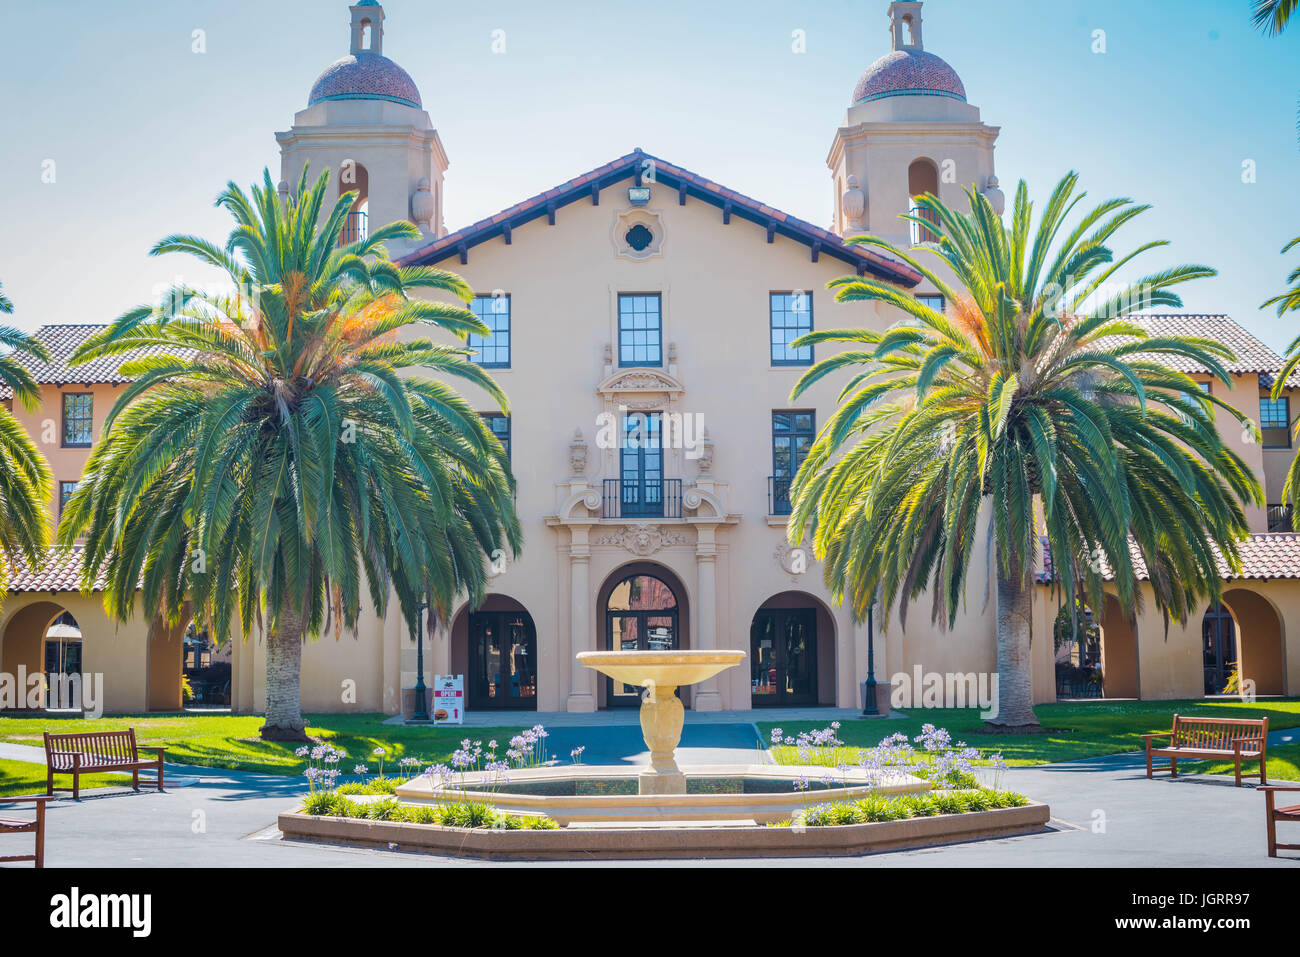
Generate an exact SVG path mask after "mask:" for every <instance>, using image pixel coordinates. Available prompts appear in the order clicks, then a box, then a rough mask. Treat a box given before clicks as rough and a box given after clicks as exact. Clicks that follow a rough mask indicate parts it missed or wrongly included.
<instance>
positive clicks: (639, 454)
mask: <svg viewBox="0 0 1300 957" xmlns="http://www.w3.org/2000/svg"><path fill="white" fill-rule="evenodd" d="M662 427H663V418H662V416H661V415H660V413H658V412H634V413H632V414H631V415H628V416H626V417H625V418H624V419H623V448H622V449H621V450H620V454H619V474H620V477H621V478H622V482H621V484H622V487H623V495H622V514H623V515H624V516H632V517H634V516H647V517H651V518H662V517H663V514H664V450H663V441H662Z"/></svg>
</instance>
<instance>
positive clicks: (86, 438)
mask: <svg viewBox="0 0 1300 957" xmlns="http://www.w3.org/2000/svg"><path fill="white" fill-rule="evenodd" d="M94 440H95V397H94V396H93V395H91V394H90V393H89V392H65V393H63V447H64V448H68V449H88V448H90V446H91V445H92V443H93V442H94Z"/></svg>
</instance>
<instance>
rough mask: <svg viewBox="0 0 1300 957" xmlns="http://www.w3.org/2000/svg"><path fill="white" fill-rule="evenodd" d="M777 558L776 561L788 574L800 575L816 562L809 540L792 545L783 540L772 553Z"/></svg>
mask: <svg viewBox="0 0 1300 957" xmlns="http://www.w3.org/2000/svg"><path fill="white" fill-rule="evenodd" d="M772 555H773V557H774V558H776V563H777V564H778V565H780V566H781V570H782V571H783V572H785V573H786V574H787V575H790V576H792V577H796V578H797V577H798V576H800V575H802V574H803V573H804V572H806V571H808V569H810V568H812V567H813V565H814V564H815V563H816V562H815V559H814V558H813V548H812V545H810V544H808V542H807V540H805V541H802V542H800V543H799V544H798V545H791V544H790V543H789V542H787V541H782V542H781V544H779V545H777V546H776V550H775V551H774V552H773V553H772Z"/></svg>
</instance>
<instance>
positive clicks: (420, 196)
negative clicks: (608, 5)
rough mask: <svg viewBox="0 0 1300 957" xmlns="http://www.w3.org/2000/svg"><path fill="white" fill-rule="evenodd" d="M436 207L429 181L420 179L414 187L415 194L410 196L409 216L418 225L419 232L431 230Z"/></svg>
mask: <svg viewBox="0 0 1300 957" xmlns="http://www.w3.org/2000/svg"><path fill="white" fill-rule="evenodd" d="M436 209H437V208H436V205H435V203H434V201H433V192H432V187H431V186H430V184H429V181H428V180H427V179H422V180H420V182H419V183H418V184H417V185H416V187H415V194H414V195H413V196H412V197H411V218H412V219H414V220H415V225H416V226H418V227H419V229H420V232H422V233H425V234H428V233H431V232H433V214H434V213H435V212H436Z"/></svg>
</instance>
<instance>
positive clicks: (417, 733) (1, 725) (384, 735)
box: [0, 714, 531, 788]
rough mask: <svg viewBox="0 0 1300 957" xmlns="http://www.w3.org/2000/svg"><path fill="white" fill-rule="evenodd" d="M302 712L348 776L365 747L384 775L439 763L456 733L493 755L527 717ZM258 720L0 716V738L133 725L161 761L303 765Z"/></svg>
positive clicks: (18, 740)
mask: <svg viewBox="0 0 1300 957" xmlns="http://www.w3.org/2000/svg"><path fill="white" fill-rule="evenodd" d="M306 717H307V720H308V721H309V722H310V726H309V727H308V729H307V733H308V734H309V735H311V736H312V737H313V738H319V739H321V740H324V741H329V742H330V743H331V744H333V745H335V746H336V747H340V748H343V749H344V750H345V751H347V753H348V760H347V761H346V762H344V765H343V766H342V770H343V772H344V776H345V778H346V777H350V776H351V773H352V768H353V767H354V766H355V765H356V764H365V765H366V766H367V767H368V768H369V769H370V773H371V774H374V773H376V772H377V771H378V770H379V763H378V760H377V759H376V758H375V757H374V756H373V755H372V753H371V752H372V751H374V749H375V748H377V747H383V748H384V749H385V750H386V751H387V754H386V756H385V758H384V771H385V773H386V774H393V773H396V772H397V770H398V767H397V761H398V760H400V759H401V758H404V757H408V756H414V757H417V758H419V759H420V760H421V761H422V762H424V763H425V764H426V765H428V764H439V763H446V762H447V761H449V760H450V759H451V753H452V751H454V750H455V749H456V748H457V747H459V745H460V741H461V740H462V739H463V738H470V739H472V740H474V741H482V742H483V744H484V746H485V747H486V745H487V742H488V741H490V740H493V739H495V740H496V741H497V742H498V743H499V744H500V750H499V751H498V754H500V755H501V756H502V757H503V758H504V755H505V749H506V742H507V741H508V740H509V739H510V737H511V736H512V735H515V734H517V733H518V732H519V731H521V730H523V728H524V726H525V725H524V722H525V721H527V719H526V718H523V719H521V720H520V722H519V724H516V725H508V726H503V727H494V728H460V727H455V726H448V727H441V728H431V727H430V728H421V727H405V726H402V725H386V724H384V723H383V722H384V720H385V719H386V718H387V717H388V716H387V715H382V714H363V715H337V714H331V715H307V716H306ZM530 725H531V723H530ZM261 726H262V718H261V717H259V716H257V715H210V714H209V715H117V716H114V717H111V718H98V719H95V720H93V721H58V720H55V721H51V720H49V719H47V718H2V717H0V741H5V742H9V743H11V744H28V745H33V746H35V747H38V748H39V747H42V737H41V733H42V732H44V731H51V732H59V731H68V732H71V731H117V730H121V729H124V728H135V737H136V741H138V742H139V743H141V744H161V745H166V746H167V749H168V750H167V760H168V761H175V762H177V763H178V764H195V765H200V766H203V767H210V768H231V769H234V770H243V771H261V772H265V773H268V774H298V773H299V772H301V771H302V769H303V767H304V766H305V765H304V761H303V759H302V758H299V757H297V756H296V755H295V754H294V751H295V750H296V748H297V746H296V745H290V744H273V743H270V742H266V741H263V740H261V739H260V738H259V737H258V736H257V729H258V728H260V727H261ZM43 787H44V775H43V774H42V788H43Z"/></svg>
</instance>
